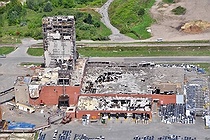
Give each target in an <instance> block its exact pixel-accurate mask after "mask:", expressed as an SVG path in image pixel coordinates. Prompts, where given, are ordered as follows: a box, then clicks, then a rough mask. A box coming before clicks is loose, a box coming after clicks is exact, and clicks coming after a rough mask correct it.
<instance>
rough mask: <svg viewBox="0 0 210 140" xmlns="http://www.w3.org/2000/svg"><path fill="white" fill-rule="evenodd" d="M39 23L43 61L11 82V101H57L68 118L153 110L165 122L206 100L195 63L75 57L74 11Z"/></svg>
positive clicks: (143, 115) (147, 114) (148, 115)
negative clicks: (42, 63) (40, 64)
mask: <svg viewBox="0 0 210 140" xmlns="http://www.w3.org/2000/svg"><path fill="white" fill-rule="evenodd" d="M42 26H43V28H42V29H43V35H44V38H43V49H44V63H45V67H44V68H43V67H36V68H34V74H33V75H29V76H20V77H18V78H17V81H16V84H15V86H14V92H15V102H16V103H18V104H19V106H22V108H24V107H25V108H26V110H31V111H33V109H31V107H34V108H36V107H37V106H45V105H46V106H57V107H58V108H59V109H66V116H70V117H71V119H74V118H77V119H82V118H84V116H88V118H89V119H99V118H101V117H104V118H119V117H122V118H125V119H127V118H129V117H130V118H133V119H137V118H140V119H143V120H145V119H146V120H152V117H153V115H154V112H155V115H157V114H158V115H159V117H160V118H161V120H162V121H164V122H175V120H176V121H180V120H181V121H183V119H184V118H185V119H186V118H189V119H190V122H191V120H192V119H193V118H192V117H193V116H194V115H196V113H199V112H198V110H203V106H204V105H205V104H206V103H207V101H205V100H204V97H205V96H206V95H207V88H208V84H207V82H206V81H207V77H205V76H204V75H205V74H202V73H200V71H198V70H200V68H199V67H198V66H195V65H189V64H155V63H153V62H141V63H139V62H126V61H125V62H115V61H93V60H91V59H89V58H82V57H79V54H78V52H77V50H76V43H75V41H76V39H75V37H76V33H75V19H74V17H73V16H55V17H46V18H43V20H42ZM191 91H193V92H191ZM23 106H24V107H23ZM154 108H156V110H153V109H154ZM173 108H175V109H176V112H173V111H174V110H173ZM166 110H169V111H170V112H171V113H170V114H168V113H166ZM180 115H181V116H180ZM66 116H65V117H66ZM175 118H176V119H175ZM191 118H192V119H191ZM192 121H193V120H192ZM188 122H189V121H188Z"/></svg>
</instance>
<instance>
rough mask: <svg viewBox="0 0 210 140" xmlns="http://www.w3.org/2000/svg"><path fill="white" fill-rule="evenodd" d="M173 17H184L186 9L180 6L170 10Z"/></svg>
mask: <svg viewBox="0 0 210 140" xmlns="http://www.w3.org/2000/svg"><path fill="white" fill-rule="evenodd" d="M172 12H173V13H174V14H175V15H184V14H185V13H186V8H184V7H182V6H178V7H176V8H175V9H173V10H172Z"/></svg>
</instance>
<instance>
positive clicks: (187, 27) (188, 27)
mask: <svg viewBox="0 0 210 140" xmlns="http://www.w3.org/2000/svg"><path fill="white" fill-rule="evenodd" d="M209 27H210V23H209V22H207V21H202V20H196V21H190V22H186V23H185V24H184V25H183V26H181V31H183V32H185V33H192V34H196V33H201V32H203V31H205V30H207V29H208V28H209Z"/></svg>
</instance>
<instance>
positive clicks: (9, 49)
mask: <svg viewBox="0 0 210 140" xmlns="http://www.w3.org/2000/svg"><path fill="white" fill-rule="evenodd" d="M14 50H15V47H7V46H4V47H0V55H2V54H9V53H11V52H13V51H14Z"/></svg>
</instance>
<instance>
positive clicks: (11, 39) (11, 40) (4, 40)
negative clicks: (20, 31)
mask: <svg viewBox="0 0 210 140" xmlns="http://www.w3.org/2000/svg"><path fill="white" fill-rule="evenodd" d="M4 31H5V30H3V29H2V31H1V32H4ZM18 43H21V38H20V37H17V36H10V35H4V36H2V37H0V44H18Z"/></svg>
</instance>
